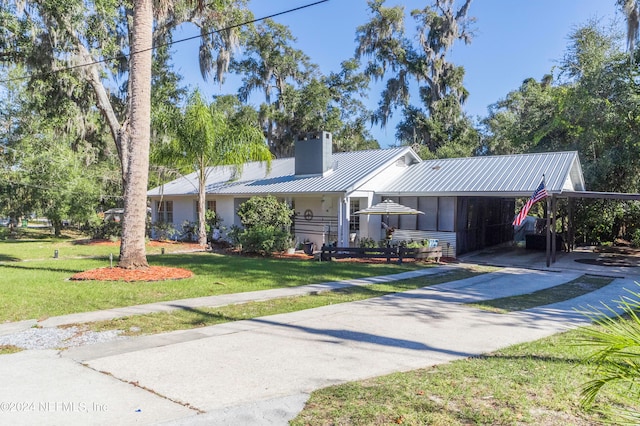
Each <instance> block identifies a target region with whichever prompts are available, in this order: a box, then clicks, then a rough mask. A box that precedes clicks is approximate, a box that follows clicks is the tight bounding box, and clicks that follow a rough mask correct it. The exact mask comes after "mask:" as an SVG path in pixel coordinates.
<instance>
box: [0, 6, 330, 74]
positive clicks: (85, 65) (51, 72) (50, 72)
mask: <svg viewBox="0 0 640 426" xmlns="http://www.w3.org/2000/svg"><path fill="white" fill-rule="evenodd" d="M328 1H329V0H318V1H316V2H314V3H309V4H305V5H303V6H299V7H294V8H292V9H287V10H285V11H282V12H278V13H274V14H271V15H267V16H263V17H261V18H256V19H252V20H250V21H245V22H242V23H240V24H234V25H230V26H228V27H225V28H221V29H219V30H215V31H211V32H208V33H206V34H200V35H196V36H192V37H187V38H183V39H180V40H175V41H170V42H168V43H162V44H159V45H157V46H153V47H150V48H148V49H142V50H138V51H135V52H130V53H129V54H128V55H117V56H111V57H108V58H103V59H98V60H95V61H93V62H87V63H84V64H78V65H71V66H68V67H65V68H59V69H55V70H51V71H48V72H42V73H39V74H36V75H42V76H45V75H50V74H57V73H60V72H63V71H71V70H74V69H77V68H84V67H88V66H91V65H97V64H101V63H104V62H109V61H113V60H116V59H118V58H121V57H122V56H125V57H128V58H131V57H132V56H133V55H137V54H140V53H144V52H148V51H150V50H154V49H158V48H160V47H165V46H173V45H174V44H178V43H182V42H185V41H190V40H194V39H197V38H202V37H204V36H209V35H212V34H217V33H219V32H222V31H227V30H230V29H233V28H239V27H243V26H245V25H249V24H254V23H256V22H260V21H264V20H265V19H271V18H275V17H276V16H281V15H287V14H289V13H293V12H297V11H299V10H302V9H306V8H309V7H312V6H317V5H319V4H321V3H326V2H328ZM32 75H33V74H29V75H23V76H20V77H12V78H9V79H6V80H0V83H10V82H13V81H19V80H26V79H28V78H31V76H32Z"/></svg>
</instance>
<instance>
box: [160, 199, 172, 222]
mask: <svg viewBox="0 0 640 426" xmlns="http://www.w3.org/2000/svg"><path fill="white" fill-rule="evenodd" d="M156 209H157V212H158V222H165V223H173V201H162V202H160V201H157V202H156Z"/></svg>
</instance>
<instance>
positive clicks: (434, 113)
mask: <svg viewBox="0 0 640 426" xmlns="http://www.w3.org/2000/svg"><path fill="white" fill-rule="evenodd" d="M454 3H455V2H454V0H435V1H433V3H432V5H430V6H426V7H425V8H424V9H416V10H413V11H412V12H411V16H412V17H413V18H414V20H415V21H416V23H417V31H418V37H417V40H418V42H417V44H414V43H412V42H411V40H410V39H409V38H408V37H407V35H406V32H405V26H404V19H405V16H404V8H403V7H402V6H395V7H385V6H384V0H369V2H368V4H369V8H370V10H371V14H372V18H371V20H370V21H369V22H368V23H366V24H364V25H362V26H360V27H358V29H357V32H356V40H357V44H358V46H357V49H356V58H357V59H358V60H361V59H363V58H368V62H367V63H366V65H365V74H366V75H367V76H369V77H370V78H372V79H374V80H386V82H385V87H384V90H383V92H382V94H381V98H380V101H379V103H378V109H377V111H376V112H375V115H374V117H373V121H374V122H375V123H379V124H380V125H382V126H383V127H384V126H386V125H387V123H388V121H389V119H390V118H391V116H392V115H393V113H394V111H395V110H396V109H398V108H399V109H400V110H401V111H402V113H403V121H402V122H401V123H400V125H399V127H398V129H397V130H398V131H397V133H396V136H397V137H398V139H399V140H400V141H401V142H403V143H406V144H416V145H422V146H425V147H426V148H428V150H430V151H432V152H435V151H436V150H437V149H438V148H439V147H440V146H442V145H444V144H446V143H448V142H452V141H454V142H455V141H457V142H458V143H459V142H461V141H464V143H473V140H474V139H477V138H475V137H473V135H471V136H470V130H471V123H470V121H469V120H468V119H467V118H466V117H465V116H464V113H463V111H462V105H463V103H464V101H465V99H466V98H467V95H468V93H467V91H466V89H465V88H464V86H463V77H464V69H463V68H462V67H459V66H455V65H454V64H452V63H451V62H449V61H448V60H447V55H448V54H449V53H450V51H451V49H452V47H453V45H454V43H455V41H457V40H461V41H463V42H465V43H469V42H470V41H471V32H470V25H471V24H472V23H473V21H474V20H473V18H469V17H468V16H467V14H468V11H469V6H470V4H471V0H465V1H464V2H462V5H461V6H460V7H459V8H458V9H457V10H456V9H455V8H454ZM412 82H416V83H418V84H419V85H420V87H419V97H420V101H421V105H420V106H416V105H412V104H411V103H410V94H411V83H412Z"/></svg>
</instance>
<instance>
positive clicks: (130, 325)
mask: <svg viewBox="0 0 640 426" xmlns="http://www.w3.org/2000/svg"><path fill="white" fill-rule="evenodd" d="M494 269H495V268H494ZM491 270H493V269H492V268H488V267H475V268H469V269H462V268H459V269H456V270H455V271H451V272H446V273H442V274H438V275H432V276H425V277H419V278H413V279H409V280H402V281H396V282H392V283H387V284H372V285H369V286H366V287H361V286H354V287H349V288H345V289H340V290H335V291H324V292H320V293H314V294H311V295H307V296H295V297H285V298H278V299H272V300H267V301H262V302H249V303H243V304H238V305H229V306H223V307H218V308H196V309H181V310H175V311H172V312H162V313H154V314H148V315H135V316H130V317H124V318H118V319H114V320H109V321H101V322H94V323H90V324H82V327H83V328H85V329H90V330H94V331H104V330H124V333H123V334H124V335H139V334H154V333H161V332H166V331H173V330H183V329H190V328H195V327H205V326H210V325H215V324H221V323H225V322H230V321H240V320H244V319H250V318H258V317H262V316H267V315H275V314H282V313H287V312H295V311H301V310H304V309H311V308H317V307H319V306H326V305H333V304H337V303H346V302H354V301H357V300H364V299H369V298H373V297H380V296H384V295H386V294H391V293H397V292H402V291H408V290H414V289H417V288H422V287H426V286H430V285H435V284H440V283H443V282H448V281H455V280H461V279H465V278H470V277H473V276H476V275H479V274H482V273H486V272H489V271H491Z"/></svg>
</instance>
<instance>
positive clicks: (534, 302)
mask: <svg viewBox="0 0 640 426" xmlns="http://www.w3.org/2000/svg"><path fill="white" fill-rule="evenodd" d="M611 281H613V278H610V277H597V276H593V275H583V276H581V277H578V278H576V279H575V280H573V281H569V282H568V283H565V284H561V285H558V286H555V287H551V288H547V289H544V290H540V291H535V292H533V293H529V294H521V295H517V296H509V297H501V298H499V299H492V300H485V301H482V302H474V303H469V305H470V306H473V307H476V308H480V309H484V310H488V311H492V312H497V313H508V312H513V311H523V310H525V309H531V308H535V307H536V306H544V305H549V304H551V303H558V302H562V301H565V300H569V299H573V298H575V297H578V296H582V295H583V294H587V293H590V292H592V291H595V290H597V289H599V288H602V287H604V286H606V285H608V284H609V283H611Z"/></svg>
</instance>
